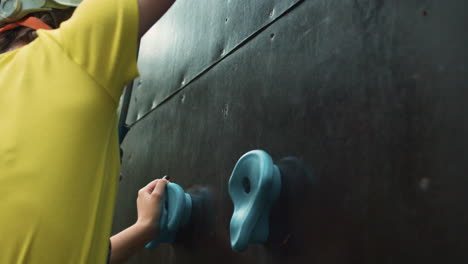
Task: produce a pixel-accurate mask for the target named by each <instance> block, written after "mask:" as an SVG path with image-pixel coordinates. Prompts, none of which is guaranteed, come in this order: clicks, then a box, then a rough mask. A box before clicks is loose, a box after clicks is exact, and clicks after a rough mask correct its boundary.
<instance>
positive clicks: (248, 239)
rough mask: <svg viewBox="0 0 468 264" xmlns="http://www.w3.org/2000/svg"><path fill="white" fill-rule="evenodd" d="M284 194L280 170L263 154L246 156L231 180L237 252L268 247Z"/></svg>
mask: <svg viewBox="0 0 468 264" xmlns="http://www.w3.org/2000/svg"><path fill="white" fill-rule="evenodd" d="M280 191H281V174H280V171H279V169H278V167H277V166H276V165H275V164H273V161H272V159H271V157H270V155H268V153H266V152H265V151H263V150H253V151H250V152H248V153H246V154H244V155H243V156H242V157H241V158H240V159H239V161H238V162H237V164H236V166H235V167H234V170H233V171H232V175H231V178H230V180H229V195H230V196H231V199H232V201H233V203H234V213H233V215H232V218H231V224H230V233H231V247H232V249H233V250H234V251H236V252H242V251H244V250H246V249H247V247H248V245H249V244H260V243H265V242H266V241H267V240H268V235H269V220H268V218H269V215H270V209H271V206H272V205H273V202H274V201H276V200H277V199H278V197H279V194H280Z"/></svg>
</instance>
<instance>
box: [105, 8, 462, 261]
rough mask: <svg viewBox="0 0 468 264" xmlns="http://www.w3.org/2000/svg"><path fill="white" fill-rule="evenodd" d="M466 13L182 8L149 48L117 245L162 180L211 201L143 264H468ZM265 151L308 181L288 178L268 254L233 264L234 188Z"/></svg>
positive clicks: (134, 98) (138, 87)
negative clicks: (243, 162) (255, 155)
mask: <svg viewBox="0 0 468 264" xmlns="http://www.w3.org/2000/svg"><path fill="white" fill-rule="evenodd" d="M466 10H468V2H467V1H465V0H458V1H457V0H447V1H437V0H412V1H408V0H394V1H383V0H302V1H301V0H197V1H194V0H178V1H176V3H175V4H174V6H173V7H172V8H171V10H170V11H169V12H168V13H167V14H166V15H165V16H164V17H163V18H162V19H161V20H160V21H159V22H158V23H157V24H156V25H155V26H154V27H153V28H152V29H151V31H150V32H149V33H147V34H146V35H145V37H144V38H143V41H142V46H141V49H140V55H139V68H140V73H141V76H140V78H138V79H137V80H135V81H134V83H133V89H132V93H131V95H130V94H128V95H129V97H128V98H130V108H129V111H128V115H127V117H126V124H127V125H128V126H129V127H130V132H129V133H128V134H127V136H126V138H125V140H124V142H123V144H122V149H123V165H122V175H123V177H122V180H121V183H120V190H119V194H118V198H117V208H116V212H115V218H114V226H113V232H114V233H116V232H118V231H120V230H122V229H123V228H125V227H127V226H129V225H131V224H132V223H134V221H135V220H136V205H135V199H136V195H137V191H138V189H140V188H141V187H142V186H144V185H145V184H147V183H148V182H149V181H151V180H152V179H154V178H156V177H162V176H164V175H170V176H171V178H172V181H173V182H176V183H178V184H179V185H180V186H182V187H183V188H184V189H185V190H186V191H187V192H188V193H191V194H193V195H197V194H199V193H206V194H207V195H206V196H205V198H206V201H205V202H204V203H203V204H202V205H201V206H198V207H197V208H194V210H195V212H194V215H195V216H196V217H195V218H197V219H195V220H193V221H194V222H195V223H196V224H193V223H192V226H191V227H190V228H189V229H190V230H188V229H187V230H185V229H183V230H180V231H179V234H178V238H177V240H176V241H175V242H174V243H172V244H161V245H159V246H158V247H157V248H156V249H155V250H152V251H150V250H143V251H142V252H140V253H139V254H138V255H137V256H135V257H133V258H132V259H131V261H130V263H135V264H136V263H140V264H142V263H169V264H184V263H225V264H228V263H243V264H244V263H245V264H248V263H252V264H253V263H255V264H266V263H272V264H276V263H278V264H279V263H281V264H285V263H288V264H289V263H304V264H305V263H321V264H322V263H323V264H325V263H327V264H328V263H365V264H375V263H382V264H383V263H466V262H467V261H468V255H467V254H466V252H467V250H468V243H467V242H468V191H467V186H468V154H467V152H468V151H467V150H468V136H467V135H468V114H467V113H468V103H467V102H468V49H467V47H468V45H467V44H468V34H467V29H468V19H467V16H466ZM253 149H263V150H265V151H266V152H268V153H269V154H270V155H271V156H272V158H273V161H274V162H275V163H277V164H281V160H282V159H283V158H285V157H288V156H294V157H296V158H297V159H298V160H299V161H300V162H301V163H302V164H303V166H304V168H306V169H304V170H307V171H308V173H307V174H308V175H309V176H310V177H305V178H300V177H299V178H294V177H296V176H297V175H296V174H298V173H284V174H285V175H286V176H284V175H283V177H290V178H287V179H285V181H284V183H285V185H284V186H283V190H282V196H281V197H282V198H281V199H283V201H281V199H280V201H278V202H277V204H276V205H275V206H274V208H273V211H272V214H271V216H270V218H271V219H270V220H271V221H272V225H271V228H270V235H271V236H270V241H268V242H267V243H265V244H259V245H251V246H250V247H249V248H248V250H246V251H245V252H242V253H235V252H233V251H232V249H231V246H230V234H229V223H230V218H231V216H232V213H233V204H232V202H231V200H230V197H229V193H228V182H229V177H230V176H231V172H232V170H233V168H234V165H235V164H236V162H237V160H238V159H239V158H240V157H241V156H242V155H243V154H244V153H246V152H247V151H249V150H253ZM283 172H284V168H283ZM299 174H300V173H299ZM291 178H294V179H291ZM293 194H294V195H293ZM286 196H288V197H286ZM285 197H286V198H285ZM284 199H286V200H287V202H285V201H284Z"/></svg>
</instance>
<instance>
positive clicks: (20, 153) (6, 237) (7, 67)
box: [0, 0, 138, 264]
mask: <svg viewBox="0 0 468 264" xmlns="http://www.w3.org/2000/svg"><path fill="white" fill-rule="evenodd" d="M38 36H39V37H38V38H37V39H36V40H34V41H33V42H31V43H30V44H28V45H26V46H24V47H23V48H20V49H18V50H15V51H12V52H7V53H4V54H1V55H0V80H1V85H0V264H15V263H38V264H56V263H57V264H66V263H84V264H101V263H102V264H104V263H105V262H106V255H107V251H108V246H109V236H110V230H111V224H112V215H113V209H114V204H115V197H116V191H117V184H118V178H119V177H118V176H119V169H120V168H119V151H118V140H117V127H116V124H117V117H116V108H117V104H118V100H119V96H120V94H121V92H122V87H123V86H124V85H125V84H126V83H127V82H129V81H131V80H132V79H133V78H135V77H136V76H137V75H138V72H137V66H136V52H137V39H138V3H137V0H85V1H84V2H83V3H82V4H81V5H80V6H79V7H78V8H77V10H76V11H75V13H74V15H73V17H72V18H71V19H70V20H68V21H67V22H65V23H63V24H62V26H61V27H60V29H57V30H51V31H46V30H39V31H38Z"/></svg>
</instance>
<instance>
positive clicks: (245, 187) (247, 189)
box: [242, 177, 250, 193]
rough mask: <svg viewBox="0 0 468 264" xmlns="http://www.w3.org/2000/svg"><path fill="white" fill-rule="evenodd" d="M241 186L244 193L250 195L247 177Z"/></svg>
mask: <svg viewBox="0 0 468 264" xmlns="http://www.w3.org/2000/svg"><path fill="white" fill-rule="evenodd" d="M242 186H243V187H244V191H245V193H250V181H249V179H248V178H247V177H244V178H243V179H242Z"/></svg>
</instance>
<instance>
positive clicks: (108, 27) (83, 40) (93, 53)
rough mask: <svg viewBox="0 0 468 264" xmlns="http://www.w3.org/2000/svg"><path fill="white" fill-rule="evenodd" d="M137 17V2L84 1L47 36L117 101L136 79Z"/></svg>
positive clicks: (125, 0)
mask: <svg viewBox="0 0 468 264" xmlns="http://www.w3.org/2000/svg"><path fill="white" fill-rule="evenodd" d="M138 16H139V14H138V0H84V1H83V2H82V3H81V4H80V5H79V6H78V8H77V9H76V10H75V12H74V13H73V16H72V17H71V18H70V19H69V20H67V21H65V22H64V23H62V25H61V26H60V28H59V29H57V30H53V31H51V32H50V34H51V35H52V37H54V38H55V39H56V41H57V42H58V43H59V45H60V46H62V48H63V50H64V51H65V52H66V53H67V55H68V56H69V57H70V58H71V59H72V60H74V61H75V62H76V63H77V64H79V65H80V66H81V67H82V68H83V69H84V70H85V71H87V72H88V74H89V75H90V76H91V77H92V78H94V80H95V81H96V82H98V83H99V85H100V86H102V87H103V88H104V89H106V90H107V92H108V93H109V94H110V95H111V97H112V98H113V99H114V100H115V101H116V102H118V100H119V97H120V95H121V93H122V88H123V86H124V85H125V84H126V83H128V82H129V81H131V80H132V79H133V78H135V77H136V76H138V69H137V47H138V30H139V17H138Z"/></svg>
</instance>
